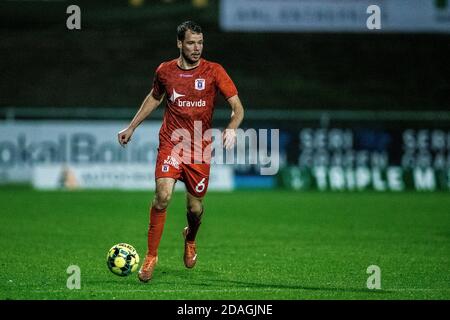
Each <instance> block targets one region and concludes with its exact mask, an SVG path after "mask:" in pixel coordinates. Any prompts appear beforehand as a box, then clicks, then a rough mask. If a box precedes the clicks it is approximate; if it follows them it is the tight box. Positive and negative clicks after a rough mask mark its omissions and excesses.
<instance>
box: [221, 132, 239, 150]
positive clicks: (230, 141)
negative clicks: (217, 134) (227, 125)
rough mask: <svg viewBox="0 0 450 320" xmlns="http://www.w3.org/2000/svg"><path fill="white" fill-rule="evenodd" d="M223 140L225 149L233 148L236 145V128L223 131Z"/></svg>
mask: <svg viewBox="0 0 450 320" xmlns="http://www.w3.org/2000/svg"><path fill="white" fill-rule="evenodd" d="M222 141H223V145H224V147H225V149H227V150H230V149H232V148H233V147H234V144H235V143H236V130H234V129H225V131H224V132H223V133H222Z"/></svg>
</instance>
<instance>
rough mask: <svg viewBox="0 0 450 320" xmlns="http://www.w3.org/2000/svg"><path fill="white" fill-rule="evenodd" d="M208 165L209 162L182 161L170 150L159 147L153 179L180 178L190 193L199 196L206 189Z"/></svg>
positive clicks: (201, 195)
mask: <svg viewBox="0 0 450 320" xmlns="http://www.w3.org/2000/svg"><path fill="white" fill-rule="evenodd" d="M210 167H211V166H210V164H209V163H192V164H186V163H182V162H181V161H177V160H176V159H174V158H173V157H172V156H171V151H170V150H162V149H159V150H158V157H157V159H156V167H155V179H158V178H173V179H175V180H180V181H182V182H184V184H185V185H186V189H187V191H188V192H189V193H190V194H192V195H193V196H195V197H198V198H201V197H203V196H204V195H205V194H206V190H207V189H208V183H209V172H210Z"/></svg>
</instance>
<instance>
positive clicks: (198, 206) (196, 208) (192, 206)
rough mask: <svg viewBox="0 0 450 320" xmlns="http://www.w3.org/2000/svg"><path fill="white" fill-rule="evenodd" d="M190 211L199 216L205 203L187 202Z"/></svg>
mask: <svg viewBox="0 0 450 320" xmlns="http://www.w3.org/2000/svg"><path fill="white" fill-rule="evenodd" d="M187 210H188V212H190V213H192V214H194V215H196V216H199V215H200V214H201V213H202V212H203V205H202V203H201V202H193V203H188V204H187Z"/></svg>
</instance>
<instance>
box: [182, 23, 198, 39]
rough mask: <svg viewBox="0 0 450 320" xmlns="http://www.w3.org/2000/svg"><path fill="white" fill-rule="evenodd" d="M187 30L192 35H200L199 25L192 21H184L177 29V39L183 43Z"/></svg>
mask: <svg viewBox="0 0 450 320" xmlns="http://www.w3.org/2000/svg"><path fill="white" fill-rule="evenodd" d="M187 30H191V31H192V32H193V33H202V27H200V25H198V24H197V23H195V22H194V21H185V22H183V23H182V24H180V25H179V26H178V27H177V39H178V40H180V41H183V40H184V37H185V35H186V31H187Z"/></svg>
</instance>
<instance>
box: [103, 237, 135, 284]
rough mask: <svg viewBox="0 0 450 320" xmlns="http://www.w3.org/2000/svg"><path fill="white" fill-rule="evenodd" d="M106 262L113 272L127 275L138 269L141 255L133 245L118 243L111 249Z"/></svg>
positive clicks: (123, 275)
mask: <svg viewBox="0 0 450 320" xmlns="http://www.w3.org/2000/svg"><path fill="white" fill-rule="evenodd" d="M106 264H107V266H108V268H109V270H111V272H112V273H114V274H116V275H118V276H122V277H125V276H128V275H130V274H132V273H133V272H135V271H136V270H137V269H138V267H139V255H138V253H137V251H136V249H135V248H134V247H133V246H132V245H129V244H128V243H118V244H116V245H114V246H113V247H112V248H111V249H109V251H108V255H107V257H106Z"/></svg>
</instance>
